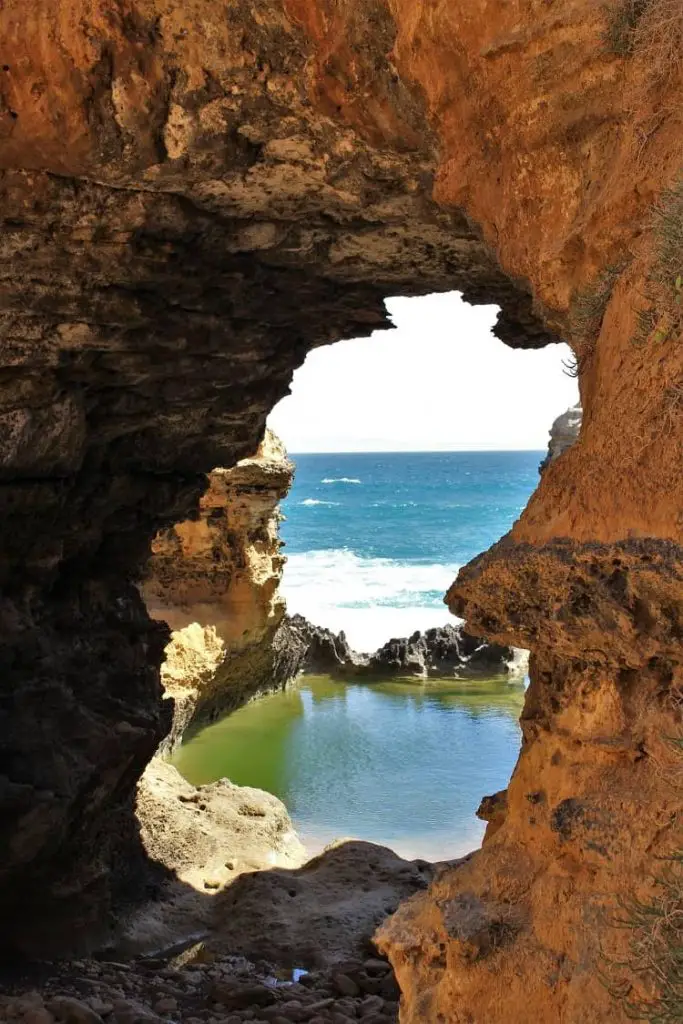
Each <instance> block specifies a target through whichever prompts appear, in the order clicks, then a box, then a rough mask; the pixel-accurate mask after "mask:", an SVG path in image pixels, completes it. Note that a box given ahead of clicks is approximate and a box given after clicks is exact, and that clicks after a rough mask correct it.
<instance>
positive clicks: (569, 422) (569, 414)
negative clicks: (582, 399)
mask: <svg viewBox="0 0 683 1024" xmlns="http://www.w3.org/2000/svg"><path fill="white" fill-rule="evenodd" d="M580 432H581V405H580V404H579V405H573V406H572V407H571V409H567V411H566V412H563V413H561V414H560V415H559V416H558V417H557V419H556V420H554V421H553V425H552V427H551V428H550V439H549V441H548V454H547V455H546V457H545V459H544V460H543V462H542V463H541V465H540V467H539V469H540V472H541V473H542V472H543V470H544V469H545V468H546V466H549V465H550V463H551V462H552V461H553V459H557V458H559V456H560V455H561V454H562V452H566V450H567V448H571V446H572V445H573V444H575V443H576V441H578V439H579V433H580Z"/></svg>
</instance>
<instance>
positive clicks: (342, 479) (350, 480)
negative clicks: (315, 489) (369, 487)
mask: <svg viewBox="0 0 683 1024" xmlns="http://www.w3.org/2000/svg"><path fill="white" fill-rule="evenodd" d="M320 483H321V484H359V483H360V480H358V478H357V477H355V476H338V477H330V476H326V477H325V478H324V479H323V480H321V481H320Z"/></svg>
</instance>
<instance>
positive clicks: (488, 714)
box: [174, 676, 524, 860]
mask: <svg viewBox="0 0 683 1024" xmlns="http://www.w3.org/2000/svg"><path fill="white" fill-rule="evenodd" d="M523 699H524V685H523V683H522V682H521V681H519V682H518V681H515V682H509V681H508V680H507V679H489V680H480V679H477V680H458V679H448V680H428V681H422V680H419V681H416V680H405V681H396V682H382V683H344V682H339V681H337V680H333V679H330V678H329V677H327V676H307V677H304V678H303V679H302V680H300V681H299V682H298V683H297V684H296V685H295V686H293V687H292V688H291V689H289V690H287V691H285V692H283V693H277V694H272V695H270V696H267V697H263V698H262V699H260V700H257V701H255V702H254V703H252V704H248V705H247V706H246V707H243V708H241V709H240V710H239V711H236V712H235V713H234V714H232V715H230V716H228V717H227V718H224V719H223V720H222V721H220V722H217V723H216V724H215V725H212V726H209V727H208V728H206V729H204V730H203V731H202V732H201V733H199V734H198V735H197V736H195V737H194V738H192V739H191V740H190V741H189V742H188V743H186V744H184V745H183V746H182V747H181V748H180V750H179V751H178V753H177V755H176V756H175V758H174V764H175V765H176V767H177V768H178V770H179V771H180V772H181V773H182V774H183V775H184V776H185V778H186V779H188V780H189V781H190V782H192V783H193V784H194V785H202V784H203V783H206V782H213V781H215V780H216V779H219V778H223V777H226V778H229V779H231V780H232V781H233V782H235V783H237V784H238V785H241V786H256V787H258V788H259V789H265V790H268V791H269V792H271V793H274V794H275V795H276V796H278V797H280V799H281V800H283V801H284V803H285V804H286V805H287V808H288V810H289V813H290V814H291V816H292V819H293V821H294V824H295V826H296V829H297V831H298V832H299V835H300V836H301V839H302V842H303V843H304V844H305V845H306V846H307V847H308V849H309V850H310V852H311V853H314V852H317V851H318V850H320V849H321V848H322V847H323V846H325V845H326V844H327V843H328V842H330V841H331V840H333V839H337V838H342V837H344V838H349V837H353V838H356V839H365V840H369V841H371V842H374V843H382V844H384V845H386V846H390V847H392V848H393V849H394V850H396V851H397V852H398V853H399V854H401V855H402V856H405V857H424V858H425V859H429V860H439V859H443V858H449V857H456V856H460V855H461V854H463V853H465V852H467V851H468V850H471V849H473V848H474V847H475V846H477V845H478V844H479V842H480V840H481V837H482V835H483V831H484V827H485V826H484V823H483V822H480V821H479V820H478V819H477V818H476V817H475V811H476V809H477V807H478V806H479V802H480V800H481V798H482V796H484V795H486V794H488V793H494V792H496V791H497V790H499V789H503V788H504V787H505V786H506V785H507V783H508V780H509V778H510V773H511V771H512V769H513V767H514V764H515V761H516V759H517V755H518V753H519V745H520V730H519V725H518V718H519V714H520V712H521V709H522V703H523Z"/></svg>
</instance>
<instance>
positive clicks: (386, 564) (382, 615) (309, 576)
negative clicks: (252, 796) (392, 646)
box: [283, 549, 458, 651]
mask: <svg viewBox="0 0 683 1024" xmlns="http://www.w3.org/2000/svg"><path fill="white" fill-rule="evenodd" d="M457 571H458V566H457V565H438V564H433V563H428V564H424V563H422V564H421V563H417V562H402V561H395V560H393V559H390V558H361V557H360V556H359V555H356V554H355V553H354V552H353V551H348V550H346V549H328V550H324V551H307V552H304V553H301V554H293V555H290V556H289V559H288V562H287V566H286V568H285V572H284V579H283V593H284V596H285V597H286V599H287V607H288V610H289V611H290V613H291V614H294V613H295V612H299V613H300V614H301V615H305V616H306V618H308V619H310V620H311V622H315V623H316V625H319V626H327V627H328V629H333V630H335V631H338V630H340V629H343V630H344V631H345V632H346V635H347V637H348V639H349V642H350V644H351V645H352V646H353V647H355V648H356V649H357V650H360V651H373V650H375V648H377V647H378V646H379V645H380V644H383V643H385V642H386V641H387V640H389V639H390V638H391V637H398V636H409V635H410V634H411V633H414V632H415V630H416V629H420V630H424V629H429V628H430V627H432V626H443V625H445V624H446V623H447V622H451V623H453V622H457V621H458V620H457V619H454V617H453V616H452V615H450V614H449V612H448V610H447V609H446V607H445V606H444V604H443V603H442V600H441V598H442V595H443V594H445V592H446V590H447V589H448V587H449V586H450V584H451V583H452V582H453V580H454V578H455V576H456V573H457Z"/></svg>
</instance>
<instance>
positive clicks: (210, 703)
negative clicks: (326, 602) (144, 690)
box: [142, 430, 301, 748]
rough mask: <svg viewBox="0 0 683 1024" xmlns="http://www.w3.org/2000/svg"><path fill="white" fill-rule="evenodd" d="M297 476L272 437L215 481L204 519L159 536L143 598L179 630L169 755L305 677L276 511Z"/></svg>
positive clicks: (170, 662) (168, 671) (169, 683)
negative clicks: (258, 698)
mask: <svg viewBox="0 0 683 1024" xmlns="http://www.w3.org/2000/svg"><path fill="white" fill-rule="evenodd" d="M293 475H294V466H293V464H292V463H291V462H290V461H289V459H288V458H287V453H286V451H285V449H284V447H283V445H282V443H281V442H280V441H279V439H278V438H277V437H276V436H275V435H274V434H273V433H272V431H270V430H267V431H266V434H265V437H264V439H263V441H262V442H261V444H260V445H259V448H258V450H257V451H256V454H255V455H254V456H252V457H251V458H247V459H242V460H241V461H240V462H238V463H237V465H236V466H234V467H233V468H232V469H227V470H226V469H215V470H213V471H212V472H211V473H210V474H209V486H208V489H207V490H206V492H205V493H204V495H203V497H202V499H201V501H200V505H199V515H198V517H197V518H196V519H194V520H188V521H185V522H182V523H178V524H176V525H175V526H174V527H172V528H170V529H168V530H165V531H163V532H162V533H160V534H158V535H157V537H156V538H155V539H154V542H153V545H152V558H151V560H150V563H149V567H148V573H147V577H146V579H145V582H144V585H143V588H142V592H143V596H144V598H145V602H146V604H147V608H148V611H149V612H150V614H151V615H152V616H153V617H154V618H156V619H160V620H162V621H164V622H167V623H168V624H169V626H170V627H171V629H172V631H173V632H172V634H171V640H170V643H169V644H168V646H167V648H166V658H165V661H164V663H163V665H162V669H161V681H162V684H163V686H164V691H165V694H166V696H167V697H170V698H172V699H173V701H174V713H173V725H172V728H171V731H170V733H169V735H168V737H167V738H166V739H165V740H164V743H163V746H164V747H165V748H172V747H173V746H175V745H176V744H177V742H178V741H179V740H180V738H181V737H182V735H183V733H185V732H186V730H188V729H190V728H197V727H198V726H200V725H201V724H202V723H205V722H207V721H210V720H212V719H213V718H215V717H216V716H217V715H218V714H220V713H221V712H227V711H232V710H234V709H235V708H236V707H239V706H240V705H241V704H244V703H245V701H247V700H248V699H249V698H250V697H253V696H254V695H255V694H257V693H263V692H267V691H268V690H273V689H278V688H279V687H283V686H285V685H286V684H287V683H288V682H289V681H290V680H291V679H292V678H293V677H294V676H295V675H296V674H297V672H298V671H299V668H300V664H299V661H300V653H301V652H300V650H299V646H298V645H297V643H296V640H295V638H293V637H290V636H289V635H288V634H287V633H286V631H283V630H281V629H280V626H281V623H282V621H283V618H284V614H285V602H284V600H283V598H282V596H281V595H280V593H279V589H278V588H279V585H280V580H281V578H282V568H283V565H284V562H285V559H284V557H283V556H282V554H281V551H280V549H281V547H282V544H281V541H280V539H279V535H278V526H279V522H280V518H281V517H280V512H279V508H278V506H279V503H280V501H281V500H282V499H283V498H284V497H285V495H286V494H287V492H288V491H289V488H290V486H291V483H292V478H293Z"/></svg>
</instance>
